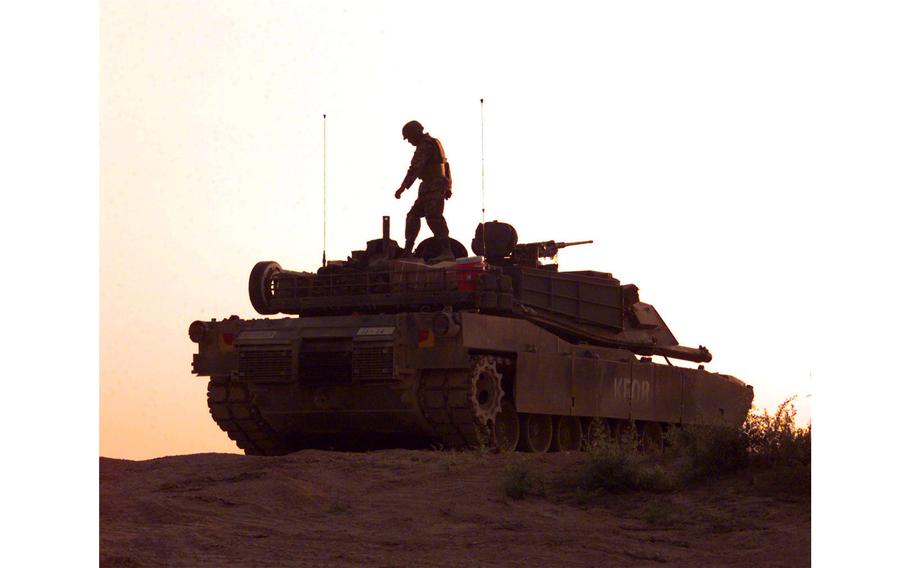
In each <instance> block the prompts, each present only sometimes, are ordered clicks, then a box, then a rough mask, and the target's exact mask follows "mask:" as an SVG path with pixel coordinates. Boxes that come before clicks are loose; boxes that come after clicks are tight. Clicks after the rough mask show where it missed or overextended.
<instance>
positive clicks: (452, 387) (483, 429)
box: [419, 357, 498, 448]
mask: <svg viewBox="0 0 910 568" xmlns="http://www.w3.org/2000/svg"><path fill="white" fill-rule="evenodd" d="M485 359H490V360H491V361H492V360H493V359H492V358H489V357H475V366H476V365H479V364H481V363H483V362H485ZM473 380H474V373H473V372H472V371H471V370H468V369H430V370H425V371H423V374H422V376H421V380H420V390H419V400H420V408H421V410H422V411H423V416H424V418H426V420H427V422H429V424H430V426H431V427H432V429H433V433H434V438H435V439H436V440H437V442H438V443H440V444H441V445H442V446H444V447H447V448H463V447H472V446H483V445H490V444H491V442H492V439H491V438H492V429H491V428H490V426H489V425H484V424H481V421H480V420H478V418H477V411H476V409H475V404H476V402H475V400H474V399H475V393H474V384H473ZM497 406H498V401H497Z"/></svg>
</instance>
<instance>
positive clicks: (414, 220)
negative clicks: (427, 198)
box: [404, 196, 423, 254]
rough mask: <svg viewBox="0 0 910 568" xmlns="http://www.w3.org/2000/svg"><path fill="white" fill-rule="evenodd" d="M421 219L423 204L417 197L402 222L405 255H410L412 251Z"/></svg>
mask: <svg viewBox="0 0 910 568" xmlns="http://www.w3.org/2000/svg"><path fill="white" fill-rule="evenodd" d="M421 217H423V203H422V202H421V197H420V196H418V197H417V200H416V201H414V205H413V206H412V207H411V210H410V211H408V216H407V217H405V221H404V252H405V254H411V253H412V251H413V250H414V241H415V240H417V234H418V233H420V218H421Z"/></svg>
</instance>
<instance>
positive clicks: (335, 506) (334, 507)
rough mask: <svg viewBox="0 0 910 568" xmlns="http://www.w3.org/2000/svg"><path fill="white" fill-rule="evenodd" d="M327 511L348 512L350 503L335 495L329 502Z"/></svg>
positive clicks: (332, 512)
mask: <svg viewBox="0 0 910 568" xmlns="http://www.w3.org/2000/svg"><path fill="white" fill-rule="evenodd" d="M328 512H329V513H331V514H333V515H340V514H346V513H350V512H351V504H350V503H348V502H347V501H344V500H342V499H341V497H340V496H338V495H336V496H335V498H334V499H333V500H332V502H331V504H329V508H328Z"/></svg>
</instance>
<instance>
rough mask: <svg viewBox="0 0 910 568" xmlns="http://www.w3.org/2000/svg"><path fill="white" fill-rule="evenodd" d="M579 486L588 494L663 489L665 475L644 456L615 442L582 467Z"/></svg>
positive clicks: (593, 453)
mask: <svg viewBox="0 0 910 568" xmlns="http://www.w3.org/2000/svg"><path fill="white" fill-rule="evenodd" d="M579 485H580V486H581V487H582V488H583V489H585V490H587V491H595V492H600V491H603V492H608V493H609V492H621V491H629V490H634V489H651V490H656V489H664V488H667V486H668V485H669V483H668V479H667V475H666V472H665V471H664V469H663V468H662V467H660V466H659V465H656V464H649V463H646V461H645V459H644V457H643V456H641V455H639V454H637V453H636V452H634V451H630V450H629V448H628V447H624V446H621V445H619V444H615V443H608V444H607V445H605V446H602V447H597V448H595V449H594V450H593V451H592V452H591V457H590V459H588V460H587V462H586V463H585V464H584V465H583V467H582V470H581V476H580V479H579Z"/></svg>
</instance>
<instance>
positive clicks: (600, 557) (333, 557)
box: [100, 450, 810, 567]
mask: <svg viewBox="0 0 910 568" xmlns="http://www.w3.org/2000/svg"><path fill="white" fill-rule="evenodd" d="M517 459H521V460H525V461H526V462H527V463H528V464H529V466H530V468H531V469H532V470H533V471H535V472H536V473H537V474H539V475H540V476H542V478H543V479H545V480H547V482H548V483H547V487H548V488H549V489H548V490H547V493H546V495H545V496H536V497H530V498H527V499H523V500H518V501H515V500H512V499H509V498H508V497H506V496H505V493H504V492H503V488H502V482H503V479H504V472H505V470H506V466H507V465H508V464H509V463H510V461H514V460H517ZM584 459H585V454H580V453H567V454H543V455H532V456H528V455H495V454H485V453H480V452H432V451H408V450H387V451H379V452H370V453H360V454H354V453H333V452H321V451H314V450H307V451H303V452H299V453H296V454H292V455H289V456H283V457H247V456H240V455H232V454H198V455H189V456H177V457H166V458H159V459H154V460H148V461H140V462H134V461H126V460H117V459H109V458H101V466H100V471H101V475H100V482H101V489H100V493H101V503H100V505H101V519H100V521H101V535H100V536H101V566H111V567H113V566H130V567H132V566H169V567H182V566H224V567H228V566H243V567H250V566H327V565H328V566H459V567H460V566H476V565H481V566H521V567H528V566H647V565H655V564H662V563H669V564H670V565H674V566H706V565H711V566H719V565H723V566H808V565H809V559H810V553H809V550H810V512H809V509H810V507H809V503H808V502H784V501H780V500H775V499H772V498H770V497H764V496H761V495H757V494H756V493H755V491H754V490H753V489H751V486H750V485H749V484H748V482H747V481H746V480H743V479H727V480H723V481H718V482H711V483H707V484H703V485H700V486H698V487H695V488H692V489H687V490H684V491H678V492H674V493H665V494H650V493H632V494H626V495H619V496H609V497H604V498H600V499H597V500H596V501H595V502H588V503H587V504H584V505H583V504H580V503H579V500H578V499H576V498H573V495H572V494H571V490H570V489H568V485H569V484H567V483H563V482H561V481H560V480H562V479H567V478H568V477H569V476H571V475H572V474H573V472H574V471H575V470H576V469H577V468H578V467H579V465H580V464H581V463H582V461H583V460H584ZM563 488H565V489H564V490H563Z"/></svg>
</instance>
